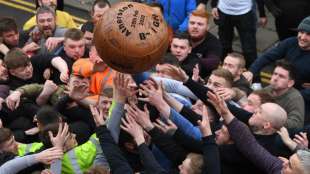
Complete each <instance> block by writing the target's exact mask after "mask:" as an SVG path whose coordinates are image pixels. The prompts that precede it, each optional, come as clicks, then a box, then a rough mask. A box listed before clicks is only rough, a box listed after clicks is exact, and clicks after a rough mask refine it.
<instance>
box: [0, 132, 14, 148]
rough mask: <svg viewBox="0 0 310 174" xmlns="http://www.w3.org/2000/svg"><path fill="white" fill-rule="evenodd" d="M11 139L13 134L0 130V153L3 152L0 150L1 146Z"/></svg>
mask: <svg viewBox="0 0 310 174" xmlns="http://www.w3.org/2000/svg"><path fill="white" fill-rule="evenodd" d="M12 137H13V133H12V131H11V130H10V129H8V128H0V151H2V150H4V149H1V148H2V147H1V146H2V144H3V143H5V142H7V141H8V140H10V139H11V138H12Z"/></svg>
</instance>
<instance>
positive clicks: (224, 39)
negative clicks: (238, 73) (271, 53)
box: [212, 0, 257, 67]
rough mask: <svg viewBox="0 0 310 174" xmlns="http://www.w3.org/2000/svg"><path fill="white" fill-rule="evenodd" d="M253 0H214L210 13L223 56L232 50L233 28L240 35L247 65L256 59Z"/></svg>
mask: <svg viewBox="0 0 310 174" xmlns="http://www.w3.org/2000/svg"><path fill="white" fill-rule="evenodd" d="M253 2H254V1H253V0H247V1H242V0H239V1H233V2H231V1H230V0H216V1H215V2H214V3H212V15H213V17H214V18H215V19H216V20H217V24H218V29H219V32H218V33H219V38H220V41H221V44H222V46H223V56H226V55H227V54H228V53H231V52H233V49H232V41H233V36H234V28H235V27H236V28H237V31H238V33H239V36H240V41H241V45H242V51H243V54H244V57H245V59H246V63H247V66H246V67H249V66H250V65H251V63H252V62H253V61H254V60H255V59H256V57H257V52H256V9H253Z"/></svg>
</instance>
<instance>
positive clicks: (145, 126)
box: [143, 122, 154, 132]
mask: <svg viewBox="0 0 310 174" xmlns="http://www.w3.org/2000/svg"><path fill="white" fill-rule="evenodd" d="M153 128H154V125H153V124H152V123H151V122H150V123H147V124H145V125H143V129H144V130H146V131H147V132H149V131H150V130H152V129H153Z"/></svg>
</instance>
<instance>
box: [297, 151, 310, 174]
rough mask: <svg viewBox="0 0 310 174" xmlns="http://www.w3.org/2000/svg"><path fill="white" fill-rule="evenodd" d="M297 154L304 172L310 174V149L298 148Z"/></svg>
mask: <svg viewBox="0 0 310 174" xmlns="http://www.w3.org/2000/svg"><path fill="white" fill-rule="evenodd" d="M296 154H297V157H298V158H299V160H300V163H301V166H302V170H303V174H310V150H309V149H307V150H298V151H297V152H296Z"/></svg>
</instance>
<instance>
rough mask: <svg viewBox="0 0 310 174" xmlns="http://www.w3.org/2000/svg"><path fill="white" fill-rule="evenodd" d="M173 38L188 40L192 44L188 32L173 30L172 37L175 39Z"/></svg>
mask: <svg viewBox="0 0 310 174" xmlns="http://www.w3.org/2000/svg"><path fill="white" fill-rule="evenodd" d="M175 38H177V39H181V40H188V43H189V45H190V46H192V43H191V37H190V35H189V34H188V32H175V33H174V35H173V37H172V39H175Z"/></svg>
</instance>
